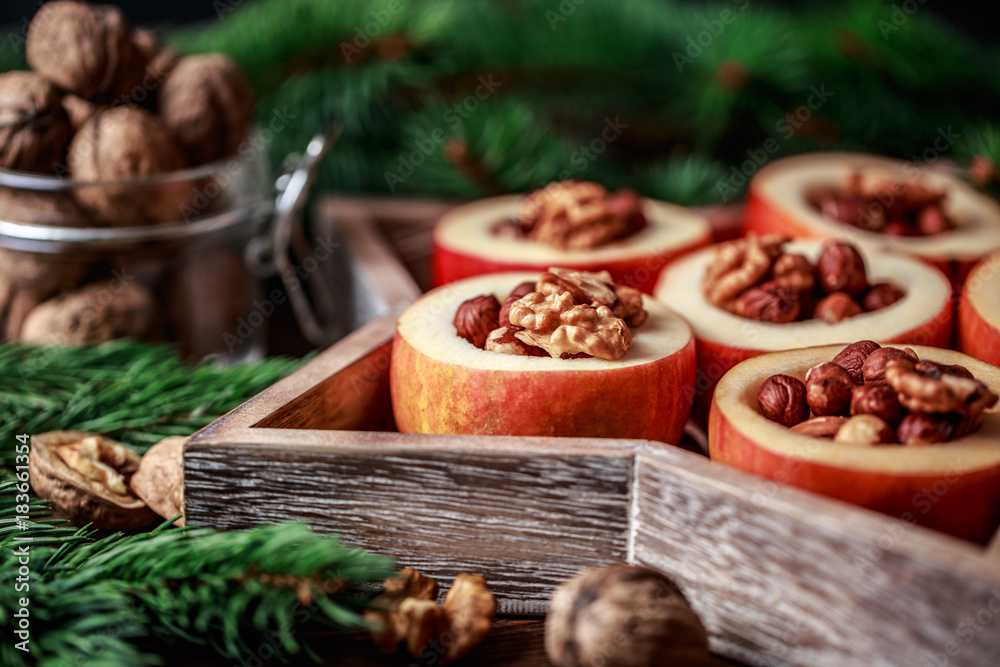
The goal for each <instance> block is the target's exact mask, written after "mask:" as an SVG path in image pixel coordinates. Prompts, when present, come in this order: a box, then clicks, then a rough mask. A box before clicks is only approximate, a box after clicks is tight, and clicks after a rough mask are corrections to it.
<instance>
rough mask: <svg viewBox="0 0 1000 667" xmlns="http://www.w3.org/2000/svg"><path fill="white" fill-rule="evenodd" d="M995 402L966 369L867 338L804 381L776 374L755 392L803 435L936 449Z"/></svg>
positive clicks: (774, 416) (776, 417)
mask: <svg viewBox="0 0 1000 667" xmlns="http://www.w3.org/2000/svg"><path fill="white" fill-rule="evenodd" d="M998 400H1000V399H998V396H997V394H995V393H994V392H993V391H991V390H990V389H989V387H987V386H986V385H985V384H983V383H982V382H980V381H979V380H977V379H975V378H974V377H973V376H972V373H971V372H969V370H968V369H967V368H965V367H964V366H959V365H953V366H946V365H943V364H938V363H935V362H933V361H926V360H921V359H918V358H917V355H916V353H915V352H914V351H913V350H911V349H910V348H906V349H904V350H898V349H895V348H883V347H880V346H879V345H878V344H877V343H874V342H872V341H868V340H866V341H860V342H857V343H854V344H852V345H848V346H847V347H846V348H844V350H843V351H841V352H840V354H838V355H837V356H836V357H834V358H833V360H832V361H829V362H825V363H822V364H819V365H817V366H814V367H812V368H811V369H809V371H808V372H807V373H806V376H805V382H803V381H801V380H799V379H798V378H794V377H791V376H788V375H773V376H771V377H770V378H768V379H767V380H765V381H764V382H763V383H762V384H761V386H760V389H759V390H758V394H757V403H758V406H759V407H760V411H761V413H762V414H763V415H764V416H765V417H767V418H768V419H770V420H772V421H776V422H778V423H780V424H783V425H785V426H788V427H790V428H791V429H792V430H793V431H795V432H797V433H801V434H803V435H809V436H813V437H820V438H832V439H834V440H836V441H837V442H844V443H849V444H857V445H884V444H901V445H911V446H915V445H931V444H936V443H942V442H948V441H950V440H954V439H956V438H961V437H962V436H965V435H968V434H969V433H972V432H973V431H975V430H976V429H978V428H979V427H980V425H981V424H982V421H983V414H984V413H985V412H986V411H987V410H989V409H990V408H992V407H993V406H994V405H996V404H997V401H998ZM810 415H812V418H810Z"/></svg>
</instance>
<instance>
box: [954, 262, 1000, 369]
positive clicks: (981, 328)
mask: <svg viewBox="0 0 1000 667" xmlns="http://www.w3.org/2000/svg"><path fill="white" fill-rule="evenodd" d="M998 293H1000V254H996V255H993V256H992V257H990V258H987V259H985V260H983V261H982V263H980V264H979V265H977V267H976V268H975V270H974V271H973V272H972V273H970V274H969V279H968V280H967V281H966V283H965V287H964V288H963V289H962V296H961V298H960V299H959V302H958V348H959V349H960V350H961V351H962V352H965V353H966V354H968V355H970V356H973V357H975V358H976V359H982V360H983V361H986V362H989V363H991V364H993V365H995V366H1000V300H998V299H997V298H996V295H997V294H998ZM989 307H992V308H994V311H993V313H990V314H987V312H984V311H985V310H986V309H987V308H989Z"/></svg>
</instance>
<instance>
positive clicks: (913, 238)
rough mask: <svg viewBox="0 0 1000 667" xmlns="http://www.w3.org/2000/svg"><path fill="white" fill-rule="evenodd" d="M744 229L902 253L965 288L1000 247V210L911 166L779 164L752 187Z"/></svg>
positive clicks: (870, 160)
mask: <svg viewBox="0 0 1000 667" xmlns="http://www.w3.org/2000/svg"><path fill="white" fill-rule="evenodd" d="M745 224H746V229H747V231H753V232H757V233H760V234H764V233H768V232H779V233H782V234H786V235H788V236H791V237H794V238H800V237H820V238H826V237H834V238H842V239H848V240H850V241H852V242H853V243H855V244H857V245H860V246H865V247H875V248H882V247H889V248H893V249H896V250H900V251H903V252H906V253H909V254H912V255H915V256H917V257H920V258H922V259H924V260H927V261H928V262H931V263H933V264H935V265H937V266H938V267H939V268H941V269H942V270H943V271H944V272H945V273H946V274H947V275H948V276H949V278H950V279H951V280H952V281H953V282H954V283H955V284H956V285H961V283H962V282H963V281H964V279H965V276H966V274H968V272H969V270H970V269H971V268H972V266H973V265H974V264H975V263H976V261H977V260H978V259H979V258H981V257H983V256H984V255H986V254H989V253H990V252H993V251H994V250H997V249H1000V205H998V204H997V202H996V201H994V200H993V199H991V198H990V197H988V196H986V195H983V194H981V193H979V192H976V191H975V190H974V189H973V188H972V187H970V186H969V185H967V184H966V183H964V182H963V181H962V180H961V179H959V178H957V177H956V176H953V175H951V174H947V173H945V172H942V171H939V170H932V169H929V168H924V169H922V168H920V167H919V166H917V165H915V164H913V163H911V162H903V161H902V160H893V159H890V158H885V157H880V156H877V155H865V154H859V153H815V154H809V155H800V156H796V157H790V158H785V159H782V160H776V161H775V162H773V163H771V164H769V165H767V166H765V167H764V168H763V169H761V170H760V171H759V172H758V173H757V175H756V176H754V178H753V180H752V181H751V183H750V189H749V192H748V193H747V204H746V213H745Z"/></svg>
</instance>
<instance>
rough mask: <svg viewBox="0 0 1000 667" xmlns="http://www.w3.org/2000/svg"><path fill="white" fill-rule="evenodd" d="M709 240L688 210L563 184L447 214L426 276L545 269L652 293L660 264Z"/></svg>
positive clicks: (701, 221) (592, 186)
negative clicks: (598, 276)
mask: <svg viewBox="0 0 1000 667" xmlns="http://www.w3.org/2000/svg"><path fill="white" fill-rule="evenodd" d="M710 239H711V228H710V227H709V224H708V221H707V220H706V219H705V218H704V217H703V216H701V215H699V214H698V213H695V212H694V211H691V210H689V209H686V208H683V207H680V206H676V205H674V204H668V203H666V202H660V201H653V200H649V199H643V198H641V197H639V195H638V194H636V193H635V192H633V191H631V190H618V191H616V192H608V191H607V190H606V189H605V188H604V187H602V186H600V185H598V184H596V183H587V182H579V181H561V182H556V183H553V184H551V185H549V186H547V187H545V188H543V189H541V190H537V191H535V192H533V193H531V194H529V195H528V196H526V197H525V196H522V195H511V196H504V197H492V198H489V199H483V200H480V201H477V202H473V203H471V204H466V205H464V206H460V207H458V208H456V209H454V210H453V211H451V212H449V213H448V214H446V215H445V216H444V217H443V218H441V220H439V221H438V223H437V225H436V226H435V227H434V238H433V245H434V250H433V257H432V268H431V271H432V278H433V282H434V284H435V285H444V284H446V283H450V282H453V281H456V280H461V279H463V278H469V277H472V276H478V275H483V274H487V273H499V272H503V271H518V270H529V271H536V272H542V271H545V270H546V269H547V268H548V267H550V266H562V267H566V268H570V269H575V270H578V271H599V270H606V271H608V272H610V273H611V276H612V278H613V279H614V280H615V281H617V282H619V283H622V284H625V285H629V286H631V287H635V288H637V289H639V290H640V291H643V292H646V293H650V292H652V289H653V286H654V285H655V284H656V278H657V276H659V274H660V271H661V269H662V268H663V267H664V266H666V265H667V264H669V263H670V262H671V261H673V260H674V259H676V258H677V257H680V256H681V255H684V254H685V253H687V252H690V251H691V250H694V249H697V248H701V247H703V246H705V245H708V243H709V241H710Z"/></svg>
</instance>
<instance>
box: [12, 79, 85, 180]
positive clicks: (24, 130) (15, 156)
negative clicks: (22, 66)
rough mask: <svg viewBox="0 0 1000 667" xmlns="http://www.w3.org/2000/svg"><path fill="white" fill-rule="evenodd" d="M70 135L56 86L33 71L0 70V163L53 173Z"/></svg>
mask: <svg viewBox="0 0 1000 667" xmlns="http://www.w3.org/2000/svg"><path fill="white" fill-rule="evenodd" d="M71 135H72V129H71V128H70V124H69V118H68V117H67V116H66V112H65V110H64V109H63V107H62V104H61V103H60V100H59V91H58V90H56V87H55V86H53V85H52V84H51V83H49V82H48V81H46V80H45V79H43V78H41V77H40V76H38V75H37V74H35V73H33V72H5V73H3V74H0V167H3V168H5V169H19V170H21V171H34V172H39V173H53V172H54V171H56V167H58V166H59V165H61V164H63V163H64V160H65V154H66V145H67V144H69V138H70V136H71Z"/></svg>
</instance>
